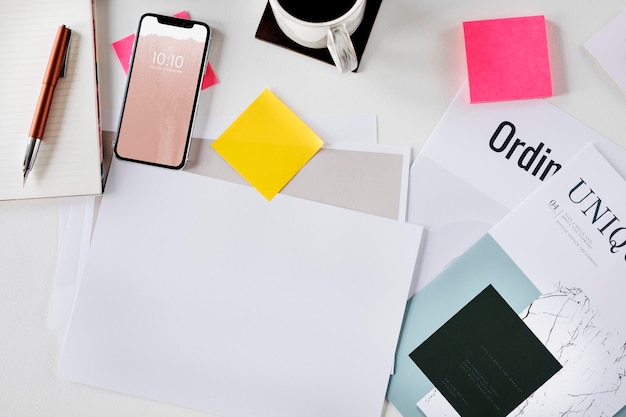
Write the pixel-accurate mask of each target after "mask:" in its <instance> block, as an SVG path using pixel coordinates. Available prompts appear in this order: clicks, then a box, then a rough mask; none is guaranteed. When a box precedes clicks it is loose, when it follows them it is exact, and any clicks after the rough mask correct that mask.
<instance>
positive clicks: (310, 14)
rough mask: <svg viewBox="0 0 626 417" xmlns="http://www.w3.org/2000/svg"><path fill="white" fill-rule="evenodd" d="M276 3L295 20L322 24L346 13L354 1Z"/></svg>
mask: <svg viewBox="0 0 626 417" xmlns="http://www.w3.org/2000/svg"><path fill="white" fill-rule="evenodd" d="M278 3H280V5H281V6H282V8H283V9H285V11H286V12H287V13H289V14H290V15H292V16H293V17H295V18H298V19H300V20H303V21H305V22H311V23H322V22H330V21H331V20H334V19H337V18H339V17H341V16H343V15H345V14H346V13H348V11H350V9H351V8H352V6H354V4H355V3H356V0H322V1H308V0H278Z"/></svg>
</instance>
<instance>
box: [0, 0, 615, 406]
mask: <svg viewBox="0 0 626 417" xmlns="http://www.w3.org/2000/svg"><path fill="white" fill-rule="evenodd" d="M265 4H266V0H245V1H244V0H230V1H218V0H203V1H200V0H187V1H186V2H179V1H165V0H156V1H151V2H148V1H132V2H129V1H121V0H97V18H98V47H99V53H100V61H99V66H100V92H101V96H102V107H103V109H104V110H105V112H106V111H107V110H112V109H116V108H119V106H120V103H121V99H122V94H123V88H124V79H125V76H124V74H123V72H122V70H121V67H120V66H119V64H118V63H117V62H116V61H115V58H114V53H113V50H112V48H111V47H110V44H111V42H112V41H115V40H118V39H120V38H122V37H124V36H126V35H128V34H129V33H132V32H133V31H134V30H135V27H136V24H137V21H138V18H139V16H140V15H141V14H142V13H144V12H147V11H153V12H159V13H163V14H173V13H176V12H178V11H181V10H184V9H186V10H188V11H189V12H190V14H191V16H192V18H194V19H197V20H203V21H206V22H207V23H209V24H210V25H211V26H212V27H213V29H214V31H215V33H214V39H213V44H212V49H211V53H210V59H211V61H212V63H213V65H214V68H215V71H216V73H217V75H218V78H219V79H220V83H219V84H218V85H217V86H215V87H213V88H212V89H210V90H207V91H205V92H203V93H202V101H201V104H200V108H199V114H198V119H201V118H202V117H206V116H225V117H231V118H234V117H235V116H237V115H238V114H239V112H241V111H242V110H243V109H244V108H245V107H246V106H247V105H248V104H249V103H250V102H251V101H252V100H253V99H254V98H255V97H256V96H257V95H258V94H259V93H260V92H261V90H262V89H263V88H270V89H271V90H272V91H274V93H276V94H277V95H278V96H279V97H280V98H281V99H282V100H283V101H284V102H285V103H287V105H288V106H290V107H291V108H292V109H293V110H294V111H295V112H296V113H299V114H376V115H377V117H378V137H379V142H380V143H384V144H400V145H409V146H412V148H413V152H414V155H415V154H416V153H417V152H419V150H420V148H421V146H422V145H423V144H424V142H425V141H426V140H427V138H428V136H429V135H430V133H431V132H432V131H433V129H434V128H435V126H436V124H437V123H438V121H439V120H440V118H441V116H442V115H443V114H444V112H445V110H446V108H447V106H448V104H449V103H450V101H451V100H452V98H453V96H454V95H455V93H456V92H457V91H458V89H459V88H460V86H461V85H462V83H463V82H464V80H465V77H466V69H465V57H464V44H463V37H462V29H461V22H463V21H466V20H479V19H487V18H500V17H513V16H525V15H537V14H543V15H545V16H546V19H547V21H548V36H549V47H550V54H551V64H552V72H553V84H554V97H552V98H550V99H549V101H550V102H552V103H553V104H555V105H556V106H558V107H560V108H561V109H563V110H564V111H566V112H568V113H570V114H571V115H573V116H574V117H576V118H578V119H579V120H581V121H582V122H584V123H586V124H587V125H589V126H591V127H592V128H594V129H596V130H598V131H599V132H600V133H602V134H604V135H605V136H607V137H608V138H610V139H612V140H614V141H615V142H617V143H619V144H620V145H622V146H624V147H626V135H625V134H624V132H626V117H624V108H625V107H626V96H624V95H623V94H622V93H621V92H620V91H619V90H618V88H617V87H616V86H615V85H614V84H613V82H612V81H611V80H610V79H609V77H608V76H607V75H606V74H605V73H604V72H603V71H602V70H601V69H600V67H599V66H598V64H597V63H596V62H595V61H594V60H593V59H592V58H591V57H590V56H589V55H588V54H587V52H586V51H585V50H584V49H583V48H582V43H583V42H585V41H586V40H587V39H589V38H590V37H591V36H592V35H593V34H595V33H596V32H597V31H598V30H599V29H600V28H602V27H603V26H604V25H605V24H606V23H608V22H609V21H610V20H611V19H612V18H613V17H615V16H616V15H617V14H619V13H620V12H621V11H622V10H623V8H624V7H625V6H626V1H624V0H603V1H601V2H590V1H588V0H567V1H566V0H556V1H551V2H546V1H541V0H529V1H524V2H513V1H501V2H493V1H489V0H468V1H463V2H459V1H452V0H422V1H416V0H383V3H382V6H381V9H380V11H379V14H378V18H377V20H376V23H375V25H374V28H373V31H372V34H371V37H370V40H369V43H368V45H367V48H366V50H365V54H364V56H363V59H362V61H361V66H360V69H359V72H358V73H356V74H345V75H341V74H339V73H338V72H337V71H336V70H335V69H334V68H333V67H331V66H330V65H328V64H325V63H321V62H318V61H315V60H312V59H311V58H308V57H305V56H302V55H298V54H296V53H293V52H291V51H287V50H285V49H282V48H279V47H277V46H274V45H271V44H268V43H266V42H263V41H260V40H257V39H255V38H254V34H255V31H256V28H257V25H258V23H259V19H260V17H261V15H262V12H263V9H264V7H265ZM1 41H4V40H0V42H1ZM58 206H59V202H58V200H56V199H48V200H32V201H8V202H0V414H1V415H3V416H30V417H35V416H42V417H43V416H45V417H52V416H64V417H72V416H107V417H109V416H116V417H122V416H133V417H135V416H153V417H158V416H168V417H169V416H172V415H176V416H181V417H183V416H188V417H191V416H206V415H207V414H204V413H200V412H195V411H191V410H186V409H181V408H178V407H174V406H169V405H165V404H161V403H158V402H154V401H149V400H143V399H139V398H133V397H130V396H126V395H122V394H117V393H112V392H108V391H105V390H102V389H97V388H92V387H89V386H83V385H80V384H75V383H71V382H61V381H59V380H58V379H57V377H56V367H57V364H58V361H59V357H60V347H59V345H57V342H56V334H55V333H54V332H52V331H50V330H48V328H47V327H46V318H47V312H48V300H49V297H50V292H51V288H52V285H53V277H54V271H55V265H56V254H57V238H58V232H57V228H58ZM385 414H386V416H398V415H399V414H398V413H397V411H395V410H394V409H393V408H391V407H389V408H388V409H387V410H386V412H385Z"/></svg>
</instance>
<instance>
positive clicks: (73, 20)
mask: <svg viewBox="0 0 626 417" xmlns="http://www.w3.org/2000/svg"><path fill="white" fill-rule="evenodd" d="M60 25H66V26H68V27H69V28H70V29H71V30H72V39H71V43H70V52H69V61H68V66H67V74H66V77H64V78H59V81H58V83H57V87H56V90H55V93H54V98H53V101H52V108H51V109H50V115H49V117H48V122H47V124H46V129H45V133H44V138H43V141H42V143H41V146H40V148H39V153H38V155H37V159H36V161H35V165H34V168H33V170H32V171H31V173H30V174H29V176H28V181H27V182H26V185H25V186H24V187H23V172H22V163H23V160H24V152H25V150H26V143H27V138H28V132H29V129H30V125H31V121H32V118H33V113H34V111H35V106H36V104H37V99H38V97H39V92H40V90H41V84H42V81H43V76H44V72H45V69H46V66H47V64H48V58H49V56H50V50H51V49H52V44H53V41H54V38H55V36H56V32H57V28H58V27H59V26H60ZM93 30H94V26H93V12H92V3H91V1H89V0H80V1H77V0H61V1H54V2H48V1H21V2H13V3H11V4H6V5H4V7H3V13H2V14H0V51H1V52H2V56H3V57H4V58H2V59H0V91H1V92H2V93H1V94H0V115H1V116H0V200H8V199H21V198H35V197H54V196H66V195H82V194H99V193H100V192H101V173H100V171H101V157H100V155H101V151H100V135H99V128H98V105H97V90H96V71H95V47H94V36H93V33H94V32H93Z"/></svg>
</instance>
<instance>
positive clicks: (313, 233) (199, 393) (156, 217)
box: [60, 161, 421, 417]
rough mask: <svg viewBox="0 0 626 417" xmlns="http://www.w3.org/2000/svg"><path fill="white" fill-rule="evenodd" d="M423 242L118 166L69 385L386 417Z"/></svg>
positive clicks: (77, 330) (349, 218)
mask: <svg viewBox="0 0 626 417" xmlns="http://www.w3.org/2000/svg"><path fill="white" fill-rule="evenodd" d="M420 237H421V227H419V226H415V225H409V224H406V223H401V222H399V221H396V220H390V219H385V218H382V217H376V216H371V215H366V214H363V213H358V212H355V211H349V210H345V209H339V208H335V207H331V206H328V205H323V204H319V203H315V202H310V201H306V200H302V199H297V198H292V197H288V196H282V195H279V196H277V197H276V198H275V199H274V200H273V201H272V202H271V203H267V202H266V201H264V200H263V199H262V198H260V197H259V195H258V193H256V192H255V191H254V190H253V189H251V188H249V187H244V186H238V185H234V184H230V183H226V182H222V181H218V180H214V179H210V178H205V177H202V176H199V175H193V174H187V173H183V172H170V171H167V170H162V169H158V168H150V167H145V166H139V165H133V164H124V163H119V162H118V161H114V164H113V166H112V169H111V174H110V177H109V180H108V183H107V192H106V194H105V196H104V198H103V201H102V206H101V208H100V212H99V215H98V221H97V225H96V229H95V232H94V236H93V240H92V244H91V249H90V253H89V259H88V261H87V266H86V271H85V276H84V278H83V281H82V284H81V288H80V293H79V297H78V300H77V303H76V306H75V309H74V314H73V319H72V323H71V327H70V331H69V334H68V338H67V341H66V344H65V349H64V353H63V359H62V364H61V367H60V375H61V376H62V377H63V378H67V379H71V380H75V381H79V382H84V383H87V384H92V385H96V386H100V387H104V388H108V389H112V390H118V391H122V392H125V393H130V394H135V395H139V396H143V397H147V398H153V399H157V400H160V401H165V402H170V403H173V404H178V405H182V406H186V407H191V408H195V409H199V410H204V411H207V412H210V413H214V414H220V415H224V416H230V417H239V416H241V417H246V416H293V415H298V416H316V417H317V416H320V415H323V416H333V415H335V416H346V415H358V416H372V417H378V416H379V415H380V412H381V409H382V405H383V400H384V396H385V390H386V386H387V382H388V378H389V371H390V369H391V368H392V365H393V354H394V350H395V346H396V341H397V337H398V334H399V330H400V325H401V321H402V317H403V313H404V306H405V301H406V296H407V292H408V289H409V285H410V281H411V277H412V272H413V268H414V265H415V261H416V256H417V252H418V247H419V242H420Z"/></svg>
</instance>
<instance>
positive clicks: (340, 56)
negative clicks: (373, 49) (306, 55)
mask: <svg viewBox="0 0 626 417" xmlns="http://www.w3.org/2000/svg"><path fill="white" fill-rule="evenodd" d="M326 39H327V40H326V45H327V46H328V51H329V52H330V56H331V57H332V58H333V61H334V62H335V66H336V67H337V69H338V70H339V72H349V71H354V70H355V69H356V67H357V65H358V63H359V60H358V59H357V57H356V52H355V51H354V46H353V45H352V41H351V40H350V35H349V34H348V30H347V29H346V25H345V24H343V23H342V24H340V25H337V26H333V27H331V28H330V29H328V35H327V36H326Z"/></svg>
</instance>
